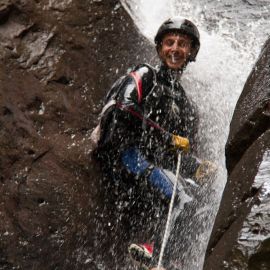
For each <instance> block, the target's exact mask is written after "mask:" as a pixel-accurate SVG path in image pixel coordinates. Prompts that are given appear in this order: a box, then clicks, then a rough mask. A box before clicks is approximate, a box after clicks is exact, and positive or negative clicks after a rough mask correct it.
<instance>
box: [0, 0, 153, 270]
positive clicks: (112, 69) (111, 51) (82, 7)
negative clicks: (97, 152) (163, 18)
mask: <svg viewBox="0 0 270 270" xmlns="http://www.w3.org/2000/svg"><path fill="white" fill-rule="evenodd" d="M115 7H117V8H115ZM144 45H147V48H146V47H144ZM153 54H155V51H154V49H153V48H152V47H151V46H149V44H148V42H147V41H146V40H145V39H144V38H142V37H141V36H140V35H139V34H138V33H137V30H136V28H135V26H134V25H133V23H132V20H131V19H130V17H129V16H128V15H127V14H126V12H125V11H124V9H123V8H122V7H121V6H120V4H119V2H118V1H113V0H111V1H78V0H76V1H75V0H66V1H65V0H62V1H34V0H28V1H23V0H21V1H20V0H18V1H12V2H11V1H1V4H0V62H1V65H0V82H1V83H0V190H1V199H0V217H1V218H0V254H1V255H0V268H1V269H80V270H81V269H97V266H96V265H97V264H98V263H100V261H101V260H100V261H99V260H97V258H98V256H99V255H97V254H98V253H99V252H100V254H103V253H102V252H104V250H102V248H104V247H107V248H108V249H109V248H110V247H111V246H112V244H113V243H112V241H111V239H112V238H108V242H106V243H105V244H104V245H103V246H102V245H101V250H99V249H98V248H97V243H99V242H101V240H102V239H104V238H106V237H107V236H108V234H109V231H110V230H111V228H110V227H109V226H107V224H108V223H107V220H106V219H105V218H104V217H102V216H100V213H101V212H102V211H101V210H100V208H102V207H103V206H102V203H101V202H102V201H103V200H104V198H103V197H102V196H103V195H102V194H103V193H102V192H103V191H104V190H103V186H102V183H100V174H99V170H98V167H97V165H96V164H95V163H94V162H93V161H91V160H90V157H89V152H90V150H91V145H90V143H89V135H90V133H91V130H92V129H93V127H94V126H95V124H96V122H97V115H98V113H99V111H100V108H101V98H102V97H103V96H104V94H105V93H106V91H107V90H108V89H109V87H110V85H111V84H112V83H113V81H114V80H116V79H117V78H118V77H119V76H120V75H122V74H125V73H126V72H127V69H128V68H129V67H131V66H134V65H136V64H138V63H140V62H144V61H146V60H148V59H150V58H151V57H152V56H153ZM98 207H100V208H98ZM104 224H106V226H107V227H106V228H105V229H104V231H103V236H102V237H100V235H98V234H97V232H98V231H101V228H103V227H102V226H103V225H104ZM106 245H107V246H106ZM108 260H111V258H109V257H108ZM106 263H107V262H106V258H105V259H104V261H103V264H104V265H105V268H106ZM110 263H112V262H111V261H110ZM107 269H109V268H107Z"/></svg>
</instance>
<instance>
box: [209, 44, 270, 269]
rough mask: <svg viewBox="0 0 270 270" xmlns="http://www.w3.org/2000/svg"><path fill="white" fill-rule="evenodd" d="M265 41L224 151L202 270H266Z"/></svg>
mask: <svg viewBox="0 0 270 270" xmlns="http://www.w3.org/2000/svg"><path fill="white" fill-rule="evenodd" d="M269 109H270V39H269V40H268V41H267V42H266V43H265V46H264V48H263V49H262V53H261V55H260V57H259V59H258V61H257V63H256V65H255V66H254V68H253V70H252V72H251V74H250V76H249V77H248V79H247V82H246V84H245V87H244V90H243V92H242V94H241V96H240V98H239V100H238V103H237V106H236V109H235V112H234V115H233V119H232V122H231V126H230V134H229V138H228V142H227V145H226V160H227V169H228V176H229V177H228V182H227V184H226V187H225V190H224V193H223V197H222V201H221V204H220V208H219V211H218V214H217V218H216V221H215V224H214V228H213V231H212V235H211V238H210V242H209V245H208V251H207V254H206V259H205V265H204V269H205V270H210V269H211V270H218V269H236V270H238V269H239V270H242V269H243V270H244V269H250V270H255V269H258V270H259V269H260V270H263V269H270V261H269V255H270V253H269V241H270V230H269V225H270V216H269V212H270V204H269V198H270V186H269V177H270V110H269Z"/></svg>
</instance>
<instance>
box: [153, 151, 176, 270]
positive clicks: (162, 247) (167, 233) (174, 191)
mask: <svg viewBox="0 0 270 270" xmlns="http://www.w3.org/2000/svg"><path fill="white" fill-rule="evenodd" d="M180 165H181V152H180V153H179V154H178V160H177V167H176V179H175V182H174V186H173V193H172V197H171V201H170V207H169V212H168V216H167V221H166V227H165V232H164V236H163V241H162V245H161V250H160V254H159V260H158V266H157V270H160V267H161V263H162V259H163V255H164V250H165V247H166V244H167V240H168V237H169V232H170V223H171V216H172V209H173V205H174V200H175V195H176V190H177V182H178V177H179V172H180Z"/></svg>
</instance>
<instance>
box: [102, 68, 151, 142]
mask: <svg viewBox="0 0 270 270" xmlns="http://www.w3.org/2000/svg"><path fill="white" fill-rule="evenodd" d="M152 83H153V71H152V70H151V69H150V68H149V67H147V66H141V67H138V68H136V69H135V70H134V71H132V72H131V73H130V74H128V75H127V76H125V77H123V78H122V79H121V81H120V82H119V83H117V87H115V88H114V89H113V91H110V92H109V94H108V96H107V98H106V105H105V106H104V108H103V112H102V116H101V130H102V131H101V133H102V135H101V138H100V142H99V146H101V145H103V146H104V145H106V144H113V145H118V146H119V147H124V146H125V145H130V144H131V143H132V144H136V140H138V138H139V137H140V135H139V131H140V128H141V126H142V115H143V109H142V103H143V99H144V96H145V94H146V93H147V91H149V89H150V88H151V87H152Z"/></svg>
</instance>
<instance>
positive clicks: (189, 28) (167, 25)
mask: <svg viewBox="0 0 270 270" xmlns="http://www.w3.org/2000/svg"><path fill="white" fill-rule="evenodd" d="M169 32H179V33H182V34H186V35H188V36H190V37H191V39H192V48H193V51H192V53H191V56H190V58H189V61H195V59H196V55H197V53H198V51H199V49H200V33H199V31H198V28H197V27H196V25H195V24H194V23H192V22H191V21H189V20H187V19H182V18H179V17H177V18H172V19H168V20H167V21H165V22H164V23H163V24H162V25H161V26H160V27H159V29H158V31H157V34H156V36H155V44H156V46H157V48H158V46H160V44H161V41H162V38H163V37H164V35H165V34H167V33H169Z"/></svg>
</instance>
